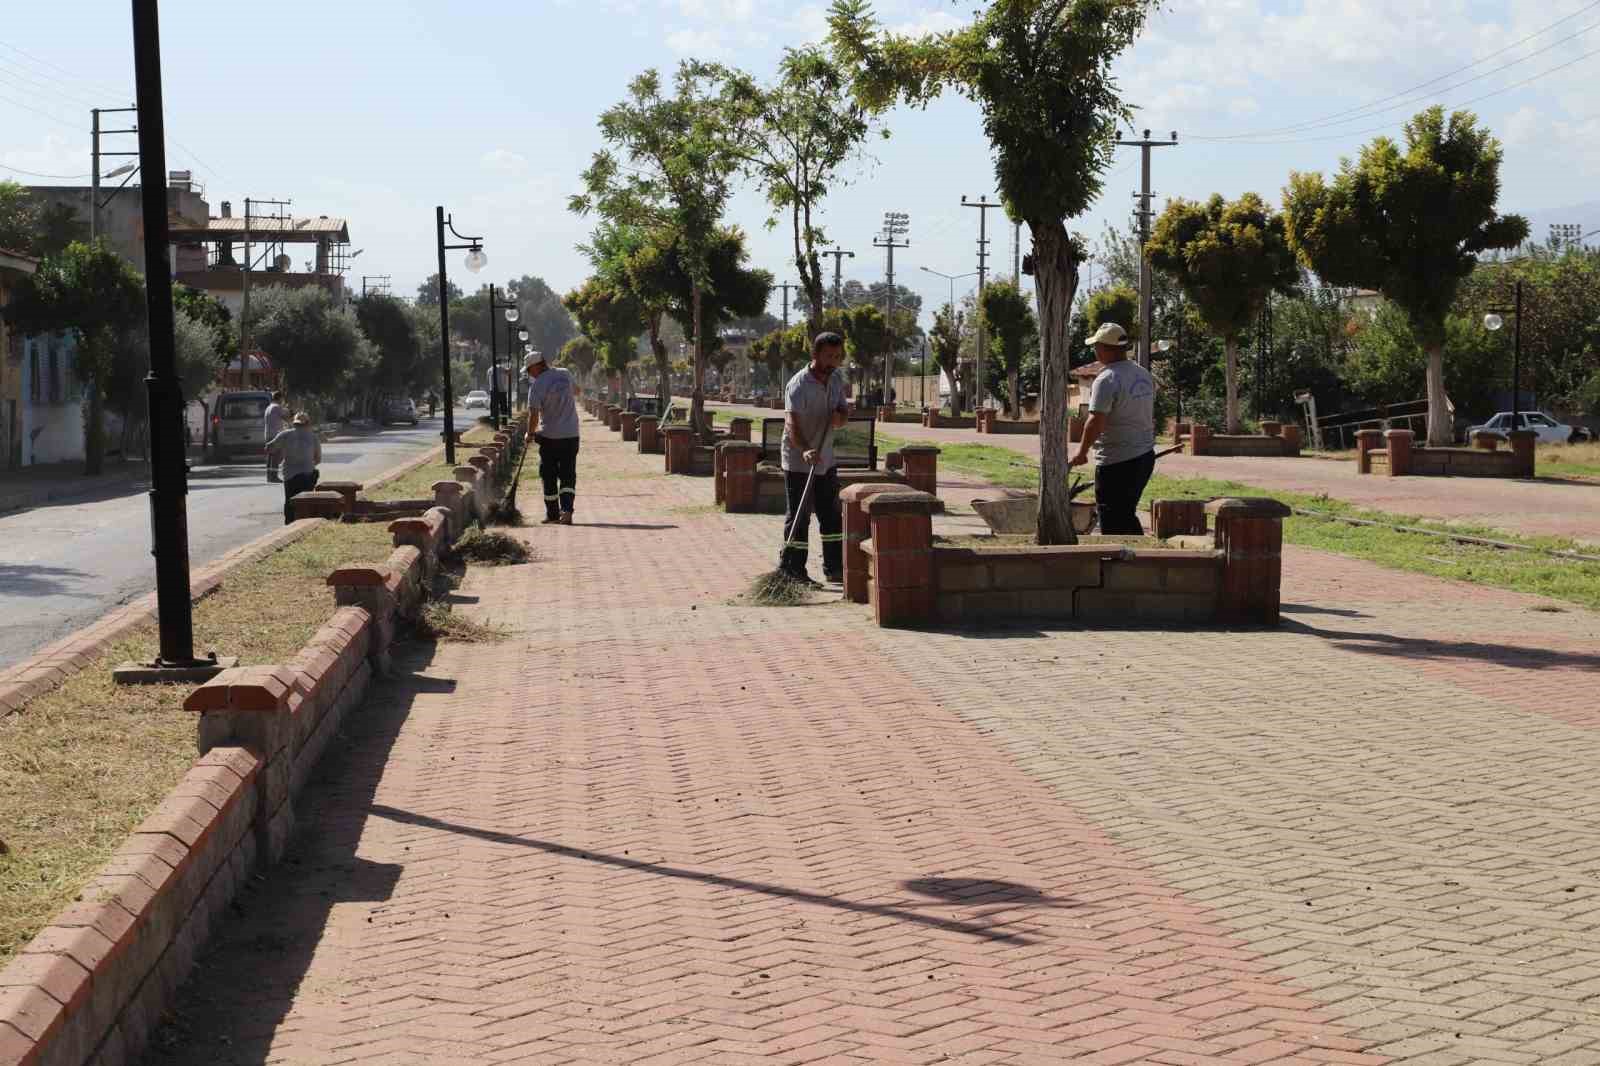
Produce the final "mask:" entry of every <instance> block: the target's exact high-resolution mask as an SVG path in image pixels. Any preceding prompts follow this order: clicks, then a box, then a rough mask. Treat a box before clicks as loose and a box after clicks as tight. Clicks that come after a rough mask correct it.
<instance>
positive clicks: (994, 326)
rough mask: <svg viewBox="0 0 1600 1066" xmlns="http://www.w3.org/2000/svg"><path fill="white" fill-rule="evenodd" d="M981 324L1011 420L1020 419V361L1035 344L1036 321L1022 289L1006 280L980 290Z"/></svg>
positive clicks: (1036, 334)
mask: <svg viewBox="0 0 1600 1066" xmlns="http://www.w3.org/2000/svg"><path fill="white" fill-rule="evenodd" d="M983 321H984V326H985V330H986V336H987V338H988V341H989V354H990V355H991V356H992V357H993V358H994V363H995V366H996V367H997V368H999V369H1000V370H1002V371H1003V372H1004V373H1005V376H1006V395H1007V398H1008V399H1009V400H1010V401H1011V417H1012V418H1021V417H1022V381H1021V378H1022V360H1023V356H1024V355H1025V354H1026V353H1027V352H1028V350H1029V349H1030V348H1032V347H1033V346H1034V345H1036V344H1037V343H1038V340H1039V322H1038V320H1037V319H1035V318H1034V317H1033V308H1032V307H1029V306H1028V298H1027V296H1026V295H1024V294H1023V292H1022V290H1021V289H1019V288H1017V286H1015V285H1013V284H1011V283H1010V282H1009V281H996V282H991V283H990V284H988V285H986V286H984V289H983Z"/></svg>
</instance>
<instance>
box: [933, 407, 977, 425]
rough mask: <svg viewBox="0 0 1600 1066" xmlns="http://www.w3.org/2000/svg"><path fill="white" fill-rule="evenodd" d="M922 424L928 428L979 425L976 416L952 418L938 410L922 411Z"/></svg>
mask: <svg viewBox="0 0 1600 1066" xmlns="http://www.w3.org/2000/svg"><path fill="white" fill-rule="evenodd" d="M922 424H923V426H925V427H926V428H928V429H974V428H976V427H977V425H978V420H977V419H976V418H973V417H971V416H970V415H969V416H965V417H962V418H952V417H950V416H949V415H946V414H941V413H940V412H938V411H924V412H922Z"/></svg>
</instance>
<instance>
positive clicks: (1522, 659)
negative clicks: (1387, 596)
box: [1283, 619, 1600, 670]
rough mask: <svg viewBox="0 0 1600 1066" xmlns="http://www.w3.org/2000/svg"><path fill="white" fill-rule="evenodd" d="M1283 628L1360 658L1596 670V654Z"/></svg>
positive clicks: (1295, 625)
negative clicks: (1458, 660) (1320, 639)
mask: <svg viewBox="0 0 1600 1066" xmlns="http://www.w3.org/2000/svg"><path fill="white" fill-rule="evenodd" d="M1283 628H1284V629H1285V630H1287V631H1291V632H1300V633H1306V634H1308V635H1310V636H1314V637H1321V638H1322V639H1323V640H1327V641H1330V642H1332V643H1334V644H1336V645H1337V646H1338V647H1340V648H1343V649H1345V650H1346V651H1354V652H1360V653H1361V654H1364V655H1378V656H1382V657H1384V658H1389V659H1419V660H1430V659H1433V660H1437V659H1470V660H1472V661H1474V662H1482V663H1495V664H1497V665H1500V666H1509V667H1513V668H1516V669H1522V670H1551V669H1571V668H1574V667H1576V668H1579V669H1586V670H1597V669H1600V654H1586V653H1583V652H1573V651H1554V650H1551V649H1549V648H1533V647H1526V646H1521V645H1515V644H1485V643H1481V642H1478V641H1472V640H1427V639H1424V638H1421V637H1403V636H1400V635H1398V634H1396V633H1359V632H1340V631H1338V630H1334V629H1318V628H1316V627H1315V626H1311V625H1307V624H1306V623H1304V622H1293V621H1289V620H1288V619H1285V620H1284V623H1283Z"/></svg>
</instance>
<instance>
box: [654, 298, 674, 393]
mask: <svg viewBox="0 0 1600 1066" xmlns="http://www.w3.org/2000/svg"><path fill="white" fill-rule="evenodd" d="M650 354H651V355H653V356H655V360H656V397H657V401H658V403H659V405H660V407H661V413H662V414H666V413H667V405H668V404H669V403H671V402H672V363H671V361H669V360H668V358H667V342H666V341H664V340H662V339H661V316H660V315H652V316H651V318H650Z"/></svg>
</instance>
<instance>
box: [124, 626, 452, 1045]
mask: <svg viewBox="0 0 1600 1066" xmlns="http://www.w3.org/2000/svg"><path fill="white" fill-rule="evenodd" d="M434 653H435V648H434V645H432V644H426V643H421V642H408V643H405V644H399V645H396V646H395V649H394V669H395V674H394V676H392V677H391V678H389V679H386V680H383V681H379V682H377V683H376V684H375V685H374V686H373V689H372V691H371V692H369V694H368V697H367V700H366V701H365V702H364V703H363V704H362V705H361V707H358V708H356V709H354V710H352V711H351V712H350V715H351V716H350V717H349V718H347V719H346V720H345V723H344V727H343V730H342V732H343V734H344V735H343V736H342V737H341V738H340V740H339V741H336V742H335V744H334V745H333V746H331V747H330V749H329V751H328V754H327V755H326V756H325V757H324V758H323V760H322V762H321V763H320V764H319V765H318V766H317V768H316V771H315V772H314V774H313V776H312V778H311V780H310V782H309V783H308V784H307V786H306V789H305V791H304V792H302V794H301V796H300V798H299V800H298V801H297V802H296V804H295V808H296V818H297V820H298V822H299V825H300V829H301V832H299V833H297V834H296V836H295V837H294V839H293V840H292V841H291V842H290V845H289V848H288V850H287V852H286V853H285V854H284V857H283V861H282V862H280V863H279V864H278V865H277V866H274V867H272V868H270V869H267V870H263V871H260V872H258V873H257V875H256V876H255V877H253V878H251V879H250V880H249V881H248V882H247V883H246V887H245V888H244V889H242V890H241V891H240V893H239V895H238V897H237V898H236V899H235V900H234V901H233V903H232V904H231V905H230V906H229V908H228V912H227V913H226V914H225V915H224V916H222V918H221V920H219V921H217V922H216V923H215V925H214V927H213V929H212V933H211V939H210V941H209V942H208V943H207V945H206V949H205V951H204V953H203V954H202V955H201V956H200V958H199V959H197V961H196V963H195V967H194V970H193V971H192V972H191V973H190V974H189V977H188V979H187V980H186V981H185V982H184V984H183V986H182V988H181V989H180V990H179V992H178V994H177V996H176V997H175V999H174V1002H173V1005H172V1008H171V1009H170V1010H169V1011H168V1012H167V1015H166V1017H165V1018H164V1019H163V1021H162V1024H161V1026H160V1028H159V1029H157V1030H156V1031H155V1032H154V1033H153V1034H152V1037H151V1041H150V1044H149V1047H148V1048H147V1050H146V1051H145V1055H144V1058H143V1059H142V1060H141V1061H142V1062H143V1063H144V1064H145V1066H169V1064H184V1066H263V1064H265V1063H267V1062H268V1061H271V1059H270V1058H269V1057H270V1056H271V1053H272V1040H273V1036H274V1034H275V1033H276V1032H277V1030H278V1028H279V1026H281V1025H282V1024H283V1020H284V1019H285V1018H286V1017H287V1016H288V1014H289V1011H290V1010H291V1009H292V1007H293V1006H294V1002H295V998H296V996H297V995H298V994H299V992H300V986H301V983H302V981H303V980H304V979H305V975H306V973H307V972H308V971H309V969H310V966H311V962H312V959H313V958H314V956H315V954H316V952H317V949H318V947H319V946H320V945H321V943H322V940H323V935H324V932H325V930H326V928H327V924H328V917H329V915H330V913H331V912H332V910H333V908H334V907H335V906H336V905H339V904H351V903H372V904H378V903H382V902H385V901H387V900H388V899H390V898H391V897H392V896H393V894H394V888H395V885H396V884H397V883H398V882H399V880H400V875H401V873H402V872H403V870H404V867H403V866H401V865H398V864H393V863H376V862H372V861H370V860H367V859H364V858H361V857H360V856H359V855H358V854H357V851H358V849H359V847H360V844H361V836H362V833H363V831H364V829H365V827H366V818H365V817H362V816H361V814H360V812H363V811H365V810H366V809H367V808H368V807H369V806H370V805H371V802H372V799H373V797H374V796H375V795H376V794H377V789H378V785H379V783H380V782H381V781H382V780H383V776H384V772H385V770H386V768H387V764H388V760H389V753H390V750H391V749H392V748H393V747H394V744H395V741H396V739H397V738H398V737H399V735H400V731H401V729H402V728H403V727H404V725H405V723H406V720H407V719H408V718H409V717H410V714H411V709H412V706H413V704H414V702H415V699H416V697H417V696H418V695H419V694H420V693H424V692H448V691H453V690H454V688H455V681H453V680H451V679H449V678H435V677H428V676H427V675H425V674H424V673H423V671H424V670H426V669H427V667H428V665H429V664H430V663H431V662H432V661H433V656H434ZM313 827H315V828H314V831H313Z"/></svg>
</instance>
